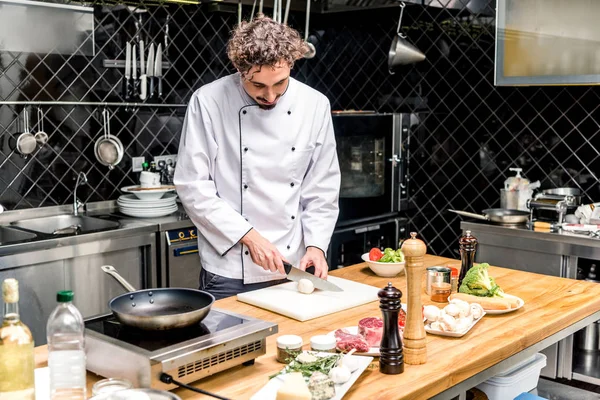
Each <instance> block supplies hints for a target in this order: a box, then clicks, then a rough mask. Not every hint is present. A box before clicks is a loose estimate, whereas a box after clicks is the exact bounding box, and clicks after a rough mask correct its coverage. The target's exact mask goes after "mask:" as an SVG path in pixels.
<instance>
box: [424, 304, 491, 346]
mask: <svg viewBox="0 0 600 400" xmlns="http://www.w3.org/2000/svg"><path fill="white" fill-rule="evenodd" d="M485 314H486V313H485V310H484V309H483V307H481V305H479V304H477V303H467V302H466V301H463V300H458V299H453V300H450V303H449V304H448V305H447V306H445V307H444V308H442V309H440V308H438V307H437V306H434V305H427V306H425V307H423V315H424V317H425V318H426V320H427V322H426V324H425V332H427V333H431V334H434V335H440V336H449V337H461V336H464V335H465V334H467V332H469V331H470V330H471V328H473V327H474V326H475V324H477V322H479V321H480V320H481V319H482V318H483V316H484V315H485Z"/></svg>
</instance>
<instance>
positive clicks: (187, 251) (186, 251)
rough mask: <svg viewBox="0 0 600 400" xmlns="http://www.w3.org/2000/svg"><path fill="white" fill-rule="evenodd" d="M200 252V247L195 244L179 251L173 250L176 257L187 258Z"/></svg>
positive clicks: (180, 248)
mask: <svg viewBox="0 0 600 400" xmlns="http://www.w3.org/2000/svg"><path fill="white" fill-rule="evenodd" d="M197 252H198V245H197V244H194V245H191V246H185V247H179V248H177V249H173V255H174V256H175V257H182V256H187V255H189V254H195V253H197Z"/></svg>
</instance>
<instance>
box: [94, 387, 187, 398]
mask: <svg viewBox="0 0 600 400" xmlns="http://www.w3.org/2000/svg"><path fill="white" fill-rule="evenodd" d="M90 400H181V397H179V396H177V395H175V394H173V393H171V392H167V391H166V390H157V389H127V390H119V391H118V392H112V393H103V394H99V395H96V396H94V397H92V398H91V399H90Z"/></svg>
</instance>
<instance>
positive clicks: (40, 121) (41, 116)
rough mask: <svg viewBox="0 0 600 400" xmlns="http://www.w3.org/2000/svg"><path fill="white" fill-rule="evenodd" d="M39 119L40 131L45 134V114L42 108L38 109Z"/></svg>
mask: <svg viewBox="0 0 600 400" xmlns="http://www.w3.org/2000/svg"><path fill="white" fill-rule="evenodd" d="M37 117H38V131H40V132H44V113H43V111H42V107H38V108H37Z"/></svg>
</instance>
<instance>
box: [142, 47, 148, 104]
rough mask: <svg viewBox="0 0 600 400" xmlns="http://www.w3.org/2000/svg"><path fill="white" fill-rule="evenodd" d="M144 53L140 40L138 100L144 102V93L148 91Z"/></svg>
mask: <svg viewBox="0 0 600 400" xmlns="http://www.w3.org/2000/svg"><path fill="white" fill-rule="evenodd" d="M145 53H146V49H145V48H144V41H143V40H140V100H146V92H147V91H148V81H147V79H146V78H147V76H146V63H145V61H144V56H145Z"/></svg>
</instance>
